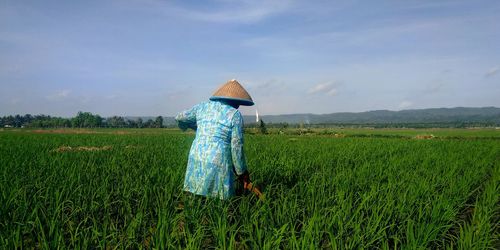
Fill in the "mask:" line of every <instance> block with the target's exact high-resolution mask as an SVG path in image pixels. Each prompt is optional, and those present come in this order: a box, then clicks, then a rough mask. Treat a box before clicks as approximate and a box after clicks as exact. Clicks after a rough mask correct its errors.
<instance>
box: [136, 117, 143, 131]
mask: <svg viewBox="0 0 500 250" xmlns="http://www.w3.org/2000/svg"><path fill="white" fill-rule="evenodd" d="M143 126H144V124H143V122H142V118H140V117H139V119H137V127H138V128H142V127H143Z"/></svg>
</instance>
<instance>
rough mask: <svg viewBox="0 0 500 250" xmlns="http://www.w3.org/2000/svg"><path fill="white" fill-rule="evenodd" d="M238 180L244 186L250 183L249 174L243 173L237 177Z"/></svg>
mask: <svg viewBox="0 0 500 250" xmlns="http://www.w3.org/2000/svg"><path fill="white" fill-rule="evenodd" d="M238 179H239V180H241V181H242V182H243V183H244V184H247V183H250V173H249V172H248V171H245V172H244V173H243V174H241V175H239V176H238Z"/></svg>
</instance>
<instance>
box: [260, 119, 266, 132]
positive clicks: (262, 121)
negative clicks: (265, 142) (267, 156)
mask: <svg viewBox="0 0 500 250" xmlns="http://www.w3.org/2000/svg"><path fill="white" fill-rule="evenodd" d="M259 128H260V133H261V134H267V128H266V123H264V120H263V119H260V126H259Z"/></svg>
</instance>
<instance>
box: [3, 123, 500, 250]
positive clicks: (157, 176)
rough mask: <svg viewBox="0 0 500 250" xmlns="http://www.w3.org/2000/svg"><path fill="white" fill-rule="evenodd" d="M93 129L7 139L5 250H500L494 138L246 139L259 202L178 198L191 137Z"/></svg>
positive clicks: (488, 134) (499, 165) (498, 139)
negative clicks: (181, 249)
mask: <svg viewBox="0 0 500 250" xmlns="http://www.w3.org/2000/svg"><path fill="white" fill-rule="evenodd" d="M85 131H86V132H82V130H62V131H50V130H47V131H30V130H3V131H0V204H1V205H0V246H1V247H2V248H5V249H12V248H36V249H40V248H41V249H55V248H70V249H74V248H83V249H87V248H106V249H123V248H126V249H153V248H154V249H166V248H188V249H199V248H203V249H205V248H218V249H360V248H366V249H428V248H432V249H498V248H499V247H500V245H499V240H500V234H499V229H500V131H498V130H488V131H483V130H478V131H477V134H478V135H479V136H474V133H473V132H470V131H460V130H456V131H455V130H449V131H440V132H438V133H436V132H435V131H427V130H419V131H413V132H408V131H403V132H401V131H399V130H394V131H392V132H391V131H390V130H358V131H356V130H349V131H345V132H344V133H342V134H345V135H346V136H342V137H338V136H335V134H338V133H337V132H335V133H318V134H315V135H298V134H293V133H284V134H271V135H252V134H247V135H246V137H245V139H246V142H245V153H246V156H247V161H248V165H249V170H250V172H251V178H252V180H253V181H254V183H255V184H256V185H258V186H259V187H260V188H261V190H262V191H263V193H264V194H265V197H266V199H265V200H264V201H260V200H259V199H257V198H256V197H255V196H252V195H251V194H248V195H245V196H241V197H237V198H235V199H233V200H230V201H220V200H214V199H208V200H201V199H193V198H192V197H188V196H186V195H185V194H183V192H182V191H181V190H182V183H183V178H184V171H185V166H186V163H187V155H188V151H189V148H190V145H191V142H192V140H193V138H194V134H193V133H182V132H179V131H177V130H162V129H152V130H127V129H125V130H106V129H101V130H85ZM377 134H379V135H380V134H381V135H399V136H394V137H391V136H373V135H377ZM420 134H436V135H437V136H435V137H432V138H430V137H429V138H424V139H416V138H417V137H416V136H417V135H420ZM361 135H366V136H361ZM370 135H371V136H370ZM401 135H402V136H401ZM460 135H464V136H462V137H461V136H460ZM447 136H448V137H447Z"/></svg>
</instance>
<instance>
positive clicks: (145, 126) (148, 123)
mask: <svg viewBox="0 0 500 250" xmlns="http://www.w3.org/2000/svg"><path fill="white" fill-rule="evenodd" d="M153 125H154V122H153V120H152V119H148V120H147V121H146V122H145V123H144V126H143V128H152V127H153Z"/></svg>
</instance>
